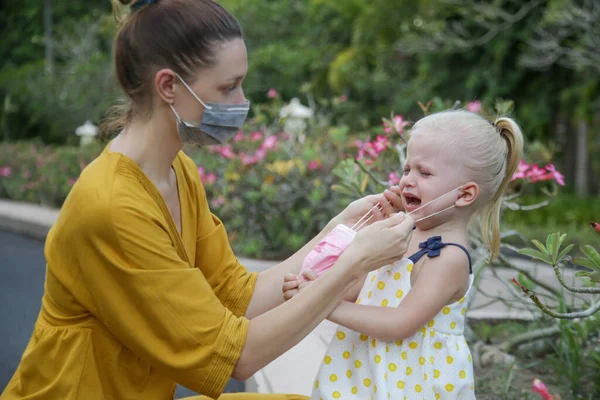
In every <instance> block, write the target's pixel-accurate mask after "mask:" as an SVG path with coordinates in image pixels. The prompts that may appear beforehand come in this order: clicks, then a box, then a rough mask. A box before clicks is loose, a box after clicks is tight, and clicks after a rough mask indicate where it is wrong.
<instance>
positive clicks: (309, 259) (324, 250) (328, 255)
mask: <svg viewBox="0 0 600 400" xmlns="http://www.w3.org/2000/svg"><path fill="white" fill-rule="evenodd" d="M458 189H460V187H458V188H456V189H453V190H451V191H449V192H448V193H445V194H443V195H441V196H440V197H438V198H436V199H433V200H431V201H430V202H428V203H427V204H424V205H422V206H421V207H419V208H417V209H416V210H414V211H412V212H410V213H408V215H410V214H412V213H415V212H417V211H419V210H421V209H422V208H424V207H426V206H428V205H429V204H431V203H433V202H435V201H437V200H439V199H441V198H443V197H446V196H448V195H449V194H451V193H452V192H454V191H455V190H458ZM454 207H455V206H454V205H451V206H450V207H447V208H445V209H443V210H441V211H438V212H435V213H433V214H431V215H428V216H426V217H423V218H419V219H418V220H417V221H415V222H419V221H422V220H424V219H427V218H430V217H433V216H434V215H438V214H440V213H442V212H444V211H447V210H450V209H451V208H454ZM372 211H373V210H372V209H371V210H369V212H368V213H367V214H365V215H364V216H363V217H362V218H361V219H360V220H359V221H358V222H357V223H356V224H354V226H353V227H352V228H349V227H347V226H346V225H342V224H340V225H338V226H336V227H335V228H333V230H332V231H331V232H329V233H328V234H327V236H325V237H324V238H323V240H321V241H320V242H319V243H318V244H317V245H316V246H315V247H314V248H313V249H312V250H311V251H310V253H308V255H307V256H306V257H305V258H304V261H303V262H302V268H300V280H302V281H306V278H305V277H304V276H303V275H302V273H303V272H304V271H308V270H312V271H314V272H315V273H316V274H317V275H318V276H321V275H323V274H324V273H325V272H326V271H327V270H328V269H329V268H331V267H332V266H333V264H335V262H336V261H337V260H338V258H339V257H340V255H342V253H343V252H344V251H345V250H346V249H347V248H348V247H349V246H350V243H352V241H353V240H354V237H355V236H356V234H357V233H358V231H359V230H360V229H361V228H362V227H363V226H365V225H366V223H367V222H369V221H370V220H371V218H373V215H371V216H370V217H369V215H370V214H371V213H372ZM367 217H368V218H367Z"/></svg>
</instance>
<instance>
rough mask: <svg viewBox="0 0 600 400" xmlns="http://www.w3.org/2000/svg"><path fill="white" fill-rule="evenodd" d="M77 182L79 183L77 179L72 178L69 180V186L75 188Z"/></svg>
mask: <svg viewBox="0 0 600 400" xmlns="http://www.w3.org/2000/svg"><path fill="white" fill-rule="evenodd" d="M75 182H77V178H71V179H69V182H68V183H69V186H73V185H74V184H75Z"/></svg>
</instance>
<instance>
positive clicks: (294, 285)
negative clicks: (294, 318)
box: [281, 271, 319, 301]
mask: <svg viewBox="0 0 600 400" xmlns="http://www.w3.org/2000/svg"><path fill="white" fill-rule="evenodd" d="M302 276H304V277H305V278H306V281H303V282H301V281H300V276H298V275H295V274H287V275H285V276H284V277H283V286H282V288H281V290H282V292H283V298H284V299H285V300H286V301H287V300H289V299H291V298H292V297H294V296H295V295H297V294H298V293H300V292H301V291H302V290H303V289H304V288H305V287H307V286H308V285H309V284H310V283H311V282H312V281H314V280H315V279H317V278H318V277H319V275H317V274H316V273H315V272H314V271H304V272H303V273H302Z"/></svg>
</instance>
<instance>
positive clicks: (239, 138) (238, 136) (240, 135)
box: [233, 131, 244, 143]
mask: <svg viewBox="0 0 600 400" xmlns="http://www.w3.org/2000/svg"><path fill="white" fill-rule="evenodd" d="M242 140H244V132H242V131H239V132H238V133H237V134H236V135H235V136H234V137H233V142H234V143H237V142H241V141H242Z"/></svg>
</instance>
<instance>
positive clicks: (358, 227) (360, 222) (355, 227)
mask: <svg viewBox="0 0 600 400" xmlns="http://www.w3.org/2000/svg"><path fill="white" fill-rule="evenodd" d="M461 187H462V185H460V186H459V187H457V188H456V189H452V190H451V191H449V192H448V193H445V194H443V195H441V196H440V197H438V198H435V199H433V200H431V201H430V202H428V203H425V204H423V205H422V206H421V207H419V208H417V209H416V210H414V211H411V212H409V213H408V214H406V215H411V214H413V213H416V212H417V211H419V210H421V209H423V208H425V207H427V206H428V205H430V204H431V203H434V202H436V201H438V200H440V199H442V198H444V197H446V196H448V195H450V194H452V193H453V192H454V191H455V190H458V189H460V188H461ZM454 207H456V206H455V205H452V206H450V207H447V208H444V209H443V210H441V211H437V212H435V213H433V214H431V215H428V216H427V217H423V218H419V219H418V220H416V221H415V223H416V222H420V221H423V220H424V219H427V218H430V217H433V216H435V215H438V214H441V213H443V212H444V211H448V210H450V209H451V208H454ZM375 208H377V209H378V210H381V206H380V205H379V204H378V205H376V206H374V207H373V208H371V209H370V210H369V211H367V213H366V214H365V215H363V216H362V218H361V219H359V220H358V222H356V223H355V224H354V225H353V226H352V228H350V229H352V230H353V231H355V232H358V231H359V230H361V229H362V228H363V227H364V226H365V225H366V224H367V223H368V222H369V221H370V220H371V219H373V217H374V216H375V215H371V216H370V217H369V218H367V217H368V216H369V214H371V213H372V212H373V210H374V209H375ZM365 218H367V219H366V220H365Z"/></svg>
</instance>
